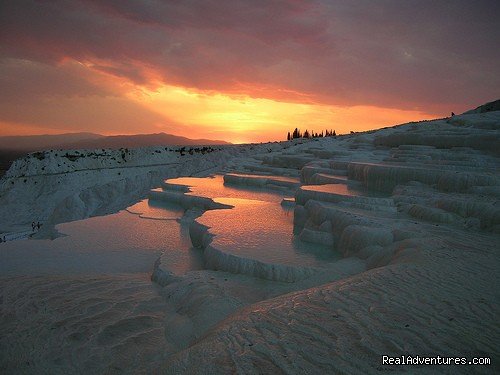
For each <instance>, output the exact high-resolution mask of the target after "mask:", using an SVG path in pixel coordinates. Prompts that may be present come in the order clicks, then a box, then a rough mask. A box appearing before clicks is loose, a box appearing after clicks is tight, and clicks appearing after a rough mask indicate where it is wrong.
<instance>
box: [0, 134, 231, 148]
mask: <svg viewBox="0 0 500 375" xmlns="http://www.w3.org/2000/svg"><path fill="white" fill-rule="evenodd" d="M222 144H229V143H228V142H225V141H219V140H210V139H190V138H186V137H180V136H176V135H172V134H166V133H158V134H136V135H114V136H104V135H101V134H94V133H68V134H56V135H28V136H6V137H0V150H8V151H24V152H33V151H42V150H49V149H63V150H71V149H85V148H86V149H97V148H115V149H116V148H121V147H126V148H137V147H147V146H163V145H178V146H185V145H222Z"/></svg>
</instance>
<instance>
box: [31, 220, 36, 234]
mask: <svg viewBox="0 0 500 375" xmlns="http://www.w3.org/2000/svg"><path fill="white" fill-rule="evenodd" d="M31 231H32V232H34V231H35V222H34V221H32V222H31Z"/></svg>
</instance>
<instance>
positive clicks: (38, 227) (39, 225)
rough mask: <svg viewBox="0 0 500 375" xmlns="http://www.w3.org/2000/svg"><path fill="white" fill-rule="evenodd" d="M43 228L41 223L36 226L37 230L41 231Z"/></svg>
mask: <svg viewBox="0 0 500 375" xmlns="http://www.w3.org/2000/svg"><path fill="white" fill-rule="evenodd" d="M41 226H42V224H40V222H38V224H37V225H36V227H37V229H38V230H40V227H41Z"/></svg>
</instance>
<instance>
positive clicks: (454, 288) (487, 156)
mask: <svg viewBox="0 0 500 375" xmlns="http://www.w3.org/2000/svg"><path fill="white" fill-rule="evenodd" d="M499 137H500V112H491V113H485V114H469V115H462V116H456V117H453V118H451V119H443V120H436V121H428V122H421V123H412V124H406V125H402V126H399V127H394V128H387V129H383V130H380V131H377V132H369V133H364V134H354V135H349V136H344V137H338V138H337V139H331V138H329V139H321V140H313V141H312V142H306V143H304V144H302V145H298V146H296V147H294V148H292V149H287V150H284V151H283V152H282V153H280V154H277V153H274V154H272V155H269V156H266V157H264V158H263V159H262V162H263V165H264V166H265V167H266V168H269V169H268V170H269V171H275V172H277V173H278V172H281V173H280V174H282V175H285V174H287V173H286V172H285V171H284V169H286V168H287V166H288V167H289V168H291V169H292V170H293V169H297V168H298V169H301V178H302V182H303V186H302V187H300V188H299V189H298V190H297V191H296V195H295V200H296V207H295V212H294V221H295V231H296V233H297V235H298V236H299V238H303V239H304V240H308V241H312V242H317V243H319V244H323V245H324V244H327V245H328V246H331V248H332V249H333V250H336V251H339V252H340V253H342V254H343V256H344V257H345V260H354V259H357V260H358V261H359V262H361V263H362V264H363V268H361V269H359V268H358V269H357V271H356V273H357V274H356V275H354V276H352V274H351V275H344V277H342V278H341V279H340V280H339V279H332V280H328V279H327V278H324V275H322V274H319V273H318V274H315V275H311V276H310V277H309V278H307V279H305V280H303V281H301V282H296V283H295V284H294V287H293V288H292V289H290V290H293V289H295V290H296V291H295V292H292V293H290V294H284V295H281V296H276V297H275V298H272V299H268V300H265V301H262V302H259V303H254V304H251V305H248V306H247V307H245V308H242V309H240V310H238V311H236V312H235V313H233V314H231V315H229V316H228V317H227V318H226V319H225V320H224V321H222V322H221V323H219V324H218V325H216V326H214V327H213V328H212V329H210V330H209V331H208V332H207V333H206V334H205V335H204V336H203V337H202V338H201V339H199V340H195V341H192V342H191V343H190V344H189V346H188V348H186V349H185V350H183V351H181V352H179V353H177V354H175V355H174V356H173V357H170V358H169V359H168V360H166V361H165V362H164V363H163V365H162V366H161V367H160V371H161V372H164V373H189V374H193V373H231V372H237V373H255V374H257V373H272V372H276V373H293V374H296V373H297V374H298V373H318V374H319V373H360V374H361V373H363V374H366V373H374V372H378V371H396V372H404V371H408V370H409V371H418V372H422V373H436V371H438V372H439V373H450V374H455V373H471V372H475V373H494V372H495V371H498V370H499V361H500V352H499V350H498V348H499V347H500V345H499V344H500V332H499V330H498V316H499V313H500V294H499V290H500V288H499V286H500V279H499V277H498V269H499V266H500V261H499V260H498V254H497V252H498V249H499V248H500V236H499V232H500V230H499V229H500V226H499V224H500V221H499V218H500V216H499V209H500V203H499V201H498V196H499V194H498V191H499V188H500V180H499V178H500V159H499V157H498V153H497V149H496V146H494V145H496V144H498V143H499V142H498V140H499ZM311 155H312V156H311ZM247 166H248V164H246V165H245V168H247ZM247 170H248V169H247ZM253 170H254V171H259V168H258V167H253ZM259 172H260V171H259ZM259 172H258V173H259ZM230 179H232V180H234V178H233V177H230ZM237 180H238V181H239V182H240V183H241V182H242V181H245V179H242V178H238V179H237ZM248 182H249V183H250V184H253V185H255V184H256V182H255V181H248ZM259 183H261V182H259ZM310 184H322V185H314V186H313V185H310ZM332 184H333V185H332ZM336 185H337V186H336ZM363 188H364V189H363ZM201 218H203V216H202V217H201ZM211 231H212V229H211ZM197 233H198V235H197V236H194V238H197V237H200V236H201V237H200V238H202V239H201V240H199V241H198V242H201V243H203V242H207V243H212V242H213V238H205V240H203V238H204V237H203V236H204V233H207V232H206V228H201V230H198V231H197ZM213 233H215V236H216V237H217V235H223V233H218V232H217V230H214V231H213ZM192 238H193V236H192ZM207 249H208V250H209V253H210V254H212V251H211V249H210V245H206V247H205V251H207ZM210 256H211V255H210ZM364 270H366V271H364ZM363 271H364V272H363ZM231 272H235V273H245V272H246V271H245V270H244V269H238V268H234V269H232V270H231ZM254 275H255V276H257V277H262V275H259V274H258V273H257V274H256V273H254ZM264 277H266V276H264ZM308 287H309V288H308ZM382 355H392V356H401V355H412V356H415V355H420V356H425V355H427V356H437V355H440V356H442V357H443V356H461V357H462V356H463V357H467V358H468V359H471V358H472V357H489V358H491V360H492V363H493V365H490V366H484V367H480V366H463V367H460V366H449V367H447V366H440V367H430V366H420V367H406V368H405V367H403V366H387V365H382V362H381V358H382Z"/></svg>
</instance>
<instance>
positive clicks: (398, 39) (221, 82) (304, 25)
mask: <svg viewBox="0 0 500 375" xmlns="http://www.w3.org/2000/svg"><path fill="white" fill-rule="evenodd" d="M498 14H500V6H499V5H498V2H496V1H475V2H470V1H357V2H353V1H324V2H321V1H313V2H303V1H216V0H212V1H202V0H192V1H133V0H128V1H127V0H126V1H118V0H114V1H85V2H84V1H81V2H79V1H40V2H38V1H10V2H4V3H3V5H2V11H1V16H0V17H1V19H0V25H1V26H0V27H1V30H0V43H1V45H2V49H1V53H2V55H3V56H4V57H16V58H23V59H30V60H35V61H43V62H46V63H50V64H56V63H57V62H60V61H61V60H63V59H67V58H70V59H75V60H77V61H87V62H92V63H94V64H95V68H96V69H100V70H101V71H106V72H108V73H111V74H114V75H117V76H121V77H125V78H127V79H129V80H132V81H133V82H136V83H141V84H147V83H150V84H153V82H148V80H150V79H151V76H152V75H153V76H154V77H155V79H156V78H159V79H160V80H161V81H162V82H164V83H167V84H176V85H183V86H187V87H194V88H197V89H201V90H217V91H223V92H228V93H235V94H237V93H245V94H249V95H252V96H259V97H262V96H263V97H270V98H273V97H278V96H279V97H280V98H281V97H282V96H283V92H285V93H286V94H285V95H287V96H289V98H290V99H293V100H301V98H302V96H301V94H304V95H307V96H308V97H310V98H313V99H314V100H315V101H318V102H322V103H327V104H340V105H377V106H386V107H393V108H400V109H414V108H419V109H422V110H427V111H429V112H431V111H436V112H439V111H444V110H445V109H446V111H447V108H449V107H450V106H454V107H453V109H454V110H461V109H466V108H467V107H469V106H471V105H475V104H480V103H481V102H483V101H486V100H490V99H495V98H496V97H497V96H499V94H500V93H499V91H498V90H499V89H498V88H499V87H500V79H499V77H500V74H499V73H500V67H499V61H500V52H499V49H498V47H497V44H498V40H500V28H499V26H498V19H497V17H498ZM277 90H281V91H280V94H279V95H278V94H277ZM293 92H296V93H297V95H294V94H293Z"/></svg>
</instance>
